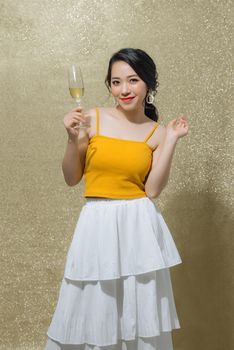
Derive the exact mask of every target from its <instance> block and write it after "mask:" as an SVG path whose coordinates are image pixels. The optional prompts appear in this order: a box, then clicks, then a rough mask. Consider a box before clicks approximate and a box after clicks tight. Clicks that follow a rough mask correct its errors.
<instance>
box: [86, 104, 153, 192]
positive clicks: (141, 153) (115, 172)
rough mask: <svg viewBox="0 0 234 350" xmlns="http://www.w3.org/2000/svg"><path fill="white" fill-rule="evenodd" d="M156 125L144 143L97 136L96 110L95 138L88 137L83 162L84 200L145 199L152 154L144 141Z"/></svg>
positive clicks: (97, 119)
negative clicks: (94, 198) (99, 198)
mask: <svg viewBox="0 0 234 350" xmlns="http://www.w3.org/2000/svg"><path fill="white" fill-rule="evenodd" d="M158 126H159V124H158V123H156V124H155V125H154V127H153V128H152V130H151V131H150V132H149V134H148V135H147V136H146V138H145V140H144V141H134V140H125V139H119V138H114V137H109V136H104V135H99V109H98V108H96V135H94V136H93V137H91V138H90V141H89V145H88V148H87V153H86V159H85V169H84V186H85V190H84V197H104V198H126V199H127V198H140V197H146V193H145V186H144V183H145V180H146V177H147V175H148V173H149V171H150V168H151V164H152V152H153V149H152V148H151V147H150V146H149V145H148V144H147V143H146V141H147V140H148V139H149V138H150V136H151V135H152V134H153V132H154V130H155V129H156V128H157V127H158Z"/></svg>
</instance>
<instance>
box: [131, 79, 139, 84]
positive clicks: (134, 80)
mask: <svg viewBox="0 0 234 350" xmlns="http://www.w3.org/2000/svg"><path fill="white" fill-rule="evenodd" d="M130 81H133V82H134V83H136V82H137V81H138V79H131V80H130Z"/></svg>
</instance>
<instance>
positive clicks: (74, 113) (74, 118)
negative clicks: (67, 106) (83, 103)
mask: <svg viewBox="0 0 234 350" xmlns="http://www.w3.org/2000/svg"><path fill="white" fill-rule="evenodd" d="M82 108H83V107H76V108H74V109H72V110H71V111H70V112H68V113H67V114H66V115H65V116H64V119H63V123H64V126H65V128H66V130H67V133H68V136H69V137H70V138H74V139H75V138H77V136H78V135H79V130H80V129H79V127H78V125H79V123H80V122H82V123H83V122H85V121H86V120H85V117H84V115H83V113H82Z"/></svg>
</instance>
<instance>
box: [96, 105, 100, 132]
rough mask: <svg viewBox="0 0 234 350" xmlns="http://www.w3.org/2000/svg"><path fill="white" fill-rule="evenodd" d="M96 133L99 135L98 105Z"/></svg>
mask: <svg viewBox="0 0 234 350" xmlns="http://www.w3.org/2000/svg"><path fill="white" fill-rule="evenodd" d="M96 135H99V109H98V107H96Z"/></svg>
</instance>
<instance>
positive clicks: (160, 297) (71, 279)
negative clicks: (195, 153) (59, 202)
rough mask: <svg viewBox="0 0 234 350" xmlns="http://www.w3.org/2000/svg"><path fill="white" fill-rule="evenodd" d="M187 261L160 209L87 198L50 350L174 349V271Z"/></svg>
mask: <svg viewBox="0 0 234 350" xmlns="http://www.w3.org/2000/svg"><path fill="white" fill-rule="evenodd" d="M181 262H182V260H181V257H180V255H179V253H178V250H177V248H176V245H175V243H174V240H173V238H172V235H171V233H170V231H169V229H168V226H167V225H166V223H165V221H164V219H163V217H162V215H161V213H160V211H159V209H158V208H157V206H156V204H155V203H154V202H153V201H152V200H151V199H149V198H148V197H143V198H137V199H104V198H87V200H86V203H85V204H84V206H83V208H82V210H81V212H80V216H79V219H78V222H77V225H76V228H75V232H74V235H73V239H72V242H71V245H70V248H69V251H68V254H67V260H66V266H65V272H64V277H63V280H62V283H61V287H60V292H59V298H58V303H57V307H56V309H55V312H54V315H53V318H52V321H51V324H50V326H49V329H48V331H47V335H48V339H47V343H46V346H45V348H44V349H45V350H104V349H105V350H173V343H172V336H171V331H172V330H173V329H177V328H180V323H179V320H178V316H177V312H176V307H175V302H174V297H173V290H172V285H171V279H170V271H169V268H170V267H171V266H174V265H177V264H180V263H181Z"/></svg>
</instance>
